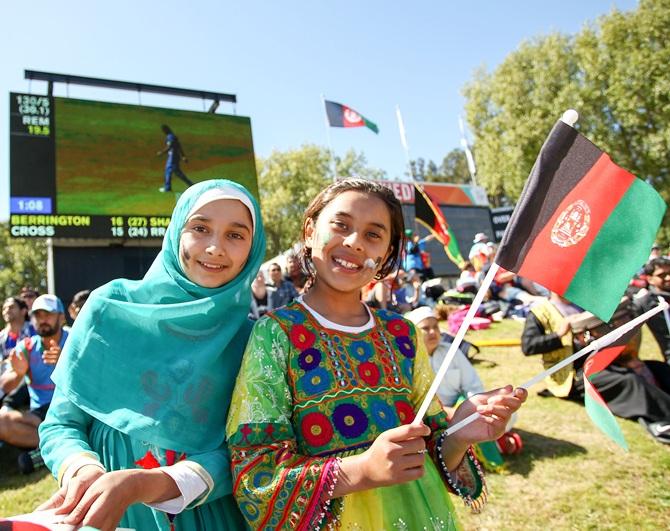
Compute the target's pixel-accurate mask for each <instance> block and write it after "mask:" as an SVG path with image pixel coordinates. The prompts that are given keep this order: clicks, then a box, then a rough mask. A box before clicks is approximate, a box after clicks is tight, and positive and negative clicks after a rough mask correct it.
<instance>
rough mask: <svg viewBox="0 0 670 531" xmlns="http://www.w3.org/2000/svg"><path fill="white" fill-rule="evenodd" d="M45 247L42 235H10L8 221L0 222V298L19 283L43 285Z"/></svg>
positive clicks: (16, 289) (14, 291)
mask: <svg viewBox="0 0 670 531" xmlns="http://www.w3.org/2000/svg"><path fill="white" fill-rule="evenodd" d="M46 270H47V247H46V243H45V241H44V240H42V239H28V238H12V237H11V236H10V234H9V224H8V223H6V222H5V223H0V291H1V293H2V300H3V301H4V300H5V299H6V298H7V297H11V296H14V295H18V293H19V291H21V288H22V287H23V286H33V287H35V288H37V289H38V290H39V291H40V292H41V293H45V292H46V289H47V280H46Z"/></svg>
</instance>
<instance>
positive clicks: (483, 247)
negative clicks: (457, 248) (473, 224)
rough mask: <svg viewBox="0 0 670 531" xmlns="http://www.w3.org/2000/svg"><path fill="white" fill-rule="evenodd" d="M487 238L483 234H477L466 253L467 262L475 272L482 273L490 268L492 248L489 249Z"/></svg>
mask: <svg viewBox="0 0 670 531" xmlns="http://www.w3.org/2000/svg"><path fill="white" fill-rule="evenodd" d="M488 243H489V237H488V236H487V235H486V234H485V233H483V232H478V233H477V234H475V237H474V239H473V240H472V247H471V248H470V252H469V253H468V260H469V261H470V262H471V263H472V265H473V266H474V268H475V270H476V271H478V272H479V271H483V270H486V269H487V266H490V264H491V261H492V260H493V255H492V254H491V253H492V248H491V247H489V245H488Z"/></svg>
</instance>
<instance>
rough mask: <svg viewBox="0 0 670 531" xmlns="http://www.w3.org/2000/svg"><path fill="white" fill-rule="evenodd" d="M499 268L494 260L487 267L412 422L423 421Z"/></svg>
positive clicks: (418, 422)
mask: <svg viewBox="0 0 670 531" xmlns="http://www.w3.org/2000/svg"><path fill="white" fill-rule="evenodd" d="M499 268H500V266H499V265H498V264H496V263H495V262H493V263H492V264H491V267H490V268H489V271H488V273H486V276H485V277H484V280H483V281H482V285H481V286H480V287H479V291H477V294H476V295H475V298H474V300H473V301H472V304H471V305H470V308H469V309H468V312H467V313H466V314H465V319H463V322H462V323H461V326H460V327H459V329H458V332H457V333H456V337H454V341H453V343H452V344H451V346H450V347H449V350H448V351H447V355H446V356H445V358H444V360H443V361H442V365H440V368H439V369H438V371H437V373H436V374H435V378H434V379H433V383H432V384H431V386H430V389H428V393H427V394H426V397H425V398H424V399H423V403H422V404H421V407H420V408H419V411H418V412H417V414H416V417H414V421H413V422H414V423H416V424H420V423H421V422H422V421H423V417H424V415H425V414H426V411H428V406H430V402H431V401H432V400H433V397H434V396H435V394H436V393H437V388H438V387H439V386H440V382H441V381H442V379H443V378H444V375H445V374H447V369H448V368H449V364H450V363H451V360H453V359H454V356H456V351H457V350H458V347H460V346H461V342H462V341H463V337H465V333H466V332H467V331H468V328H470V324H471V323H472V320H473V319H474V317H475V313H476V312H477V310H478V309H479V305H480V304H481V303H482V300H483V299H484V295H486V292H487V291H488V289H489V286H491V282H493V279H494V278H495V276H496V273H497V272H498V269H499ZM473 420H474V419H473Z"/></svg>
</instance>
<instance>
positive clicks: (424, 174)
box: [407, 148, 470, 184]
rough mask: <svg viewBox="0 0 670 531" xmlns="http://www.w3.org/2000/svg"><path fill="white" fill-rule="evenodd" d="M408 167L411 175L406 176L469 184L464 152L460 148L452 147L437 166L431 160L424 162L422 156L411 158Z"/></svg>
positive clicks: (431, 180) (424, 179) (418, 179)
mask: <svg viewBox="0 0 670 531" xmlns="http://www.w3.org/2000/svg"><path fill="white" fill-rule="evenodd" d="M409 165H410V168H411V172H412V175H411V176H410V175H409V174H407V176H408V177H410V178H412V177H413V178H414V179H415V180H417V181H426V182H441V183H452V184H469V183H470V172H469V171H468V162H467V159H466V158H465V152H464V151H463V150H461V149H458V148H457V149H452V150H451V151H450V152H449V153H447V154H446V156H445V157H444V158H443V159H442V163H441V164H440V165H439V166H438V165H437V164H436V163H435V162H433V161H432V160H429V161H428V162H426V161H425V160H424V159H423V158H418V159H416V160H411V161H410V163H409Z"/></svg>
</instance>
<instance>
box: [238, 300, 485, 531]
mask: <svg viewBox="0 0 670 531" xmlns="http://www.w3.org/2000/svg"><path fill="white" fill-rule="evenodd" d="M318 318H320V319H321V321H322V322H321V323H319V321H318V320H317V319H318ZM336 327H337V328H336ZM421 343H423V342H421ZM416 345H417V335H416V330H415V329H414V326H413V325H412V324H411V323H410V322H409V321H406V320H405V319H403V318H402V317H400V316H399V315H397V314H395V313H392V312H387V311H384V310H377V311H374V313H373V314H371V322H370V323H369V324H368V325H367V326H364V327H360V328H358V329H353V328H349V327H338V326H337V325H335V324H333V323H330V325H329V324H328V323H327V322H326V323H324V318H322V317H320V316H317V315H316V314H313V313H312V311H311V310H309V309H307V308H306V307H305V306H304V304H303V303H302V302H297V301H296V302H293V303H292V304H290V305H288V306H286V307H285V308H281V309H279V310H276V311H273V312H270V313H269V314H267V315H266V316H265V317H264V318H262V319H261V320H259V321H258V322H257V323H256V326H255V327H254V330H253V332H252V336H251V339H250V341H249V344H248V345H247V350H246V352H245V357H244V360H243V362H242V368H241V371H240V374H239V376H238V380H237V385H236V388H235V392H234V394H233V401H232V403H231V407H230V412H229V417H228V429H227V435H228V438H229V448H230V451H231V462H232V467H233V481H234V483H233V494H234V495H235V498H236V500H237V503H238V504H239V506H240V509H241V511H242V514H243V515H244V517H245V518H246V520H247V523H248V524H249V526H250V527H251V528H252V529H289V528H291V529H318V528H322V529H323V528H331V527H336V526H339V527H341V528H342V529H364V530H372V529H374V530H375V531H381V530H384V529H386V530H393V529H431V530H432V529H457V528H458V524H457V522H456V520H455V515H454V510H453V506H452V503H451V500H450V496H449V494H448V491H447V487H446V484H447V483H446V482H447V481H449V478H447V477H445V476H444V475H443V474H442V473H441V472H440V470H441V466H440V461H439V459H438V458H437V454H438V450H437V444H436V441H437V440H438V438H439V436H440V433H441V428H444V427H446V418H445V416H444V414H443V413H442V409H441V407H440V405H439V402H438V401H437V400H435V401H434V403H433V404H432V405H431V407H430V409H429V411H428V415H427V417H426V420H425V422H426V424H428V425H429V426H430V427H431V428H432V430H433V434H432V436H431V438H430V441H429V444H428V448H429V452H430V455H431V456H432V457H433V459H435V462H433V460H431V459H426V466H425V469H426V473H425V475H424V476H423V477H422V478H421V479H419V480H416V481H412V482H409V483H405V484H400V485H394V486H390V487H383V488H377V489H371V490H367V491H362V492H357V493H353V494H349V495H347V496H344V497H342V498H337V499H334V500H332V501H330V502H329V501H328V498H329V493H330V492H332V489H333V488H334V485H335V483H336V481H337V474H338V471H339V458H343V457H346V456H349V455H353V454H358V453H362V452H363V451H365V450H366V449H367V448H368V447H369V446H370V445H371V444H372V442H373V441H374V440H375V439H376V438H377V436H379V435H380V434H381V433H382V432H383V431H385V430H388V429H390V428H394V427H396V426H399V425H401V424H405V423H409V422H411V421H412V420H413V418H414V414H415V410H416V409H418V407H419V405H420V403H421V399H422V398H423V396H425V394H426V392H427V390H428V387H429V386H430V383H431V381H432V370H431V367H430V363H429V360H428V355H427V353H426V352H425V350H424V349H423V348H420V349H418V351H417V348H416ZM482 480H483V478H482V476H481V471H480V470H479V467H478V465H477V463H476V461H475V460H474V457H473V456H472V454H471V453H470V452H468V455H467V458H466V459H464V461H463V463H462V465H461V466H460V467H459V468H458V470H457V483H456V487H457V488H458V490H459V491H460V492H459V493H460V494H461V495H463V496H464V497H465V498H466V499H467V500H468V501H469V502H472V503H474V504H475V505H476V504H478V501H477V498H479V496H480V494H482V491H483V490H484V489H483V481H482ZM452 482H453V481H452ZM473 500H475V501H474V502H473Z"/></svg>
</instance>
